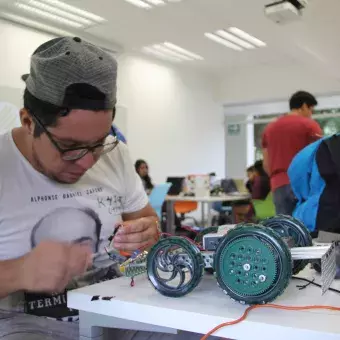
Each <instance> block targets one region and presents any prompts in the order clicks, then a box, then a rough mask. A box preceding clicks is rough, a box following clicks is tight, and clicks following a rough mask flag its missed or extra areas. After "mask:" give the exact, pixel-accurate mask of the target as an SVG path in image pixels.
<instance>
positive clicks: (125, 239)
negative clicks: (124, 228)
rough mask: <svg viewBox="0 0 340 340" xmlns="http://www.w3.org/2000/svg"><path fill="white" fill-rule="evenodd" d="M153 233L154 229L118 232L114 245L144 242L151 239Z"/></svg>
mask: <svg viewBox="0 0 340 340" xmlns="http://www.w3.org/2000/svg"><path fill="white" fill-rule="evenodd" d="M153 234H154V231H153V230H152V229H146V230H144V231H142V232H139V233H131V234H121V235H118V234H117V235H116V237H115V238H114V240H113V245H114V246H116V244H119V243H143V242H145V241H148V240H150V239H151V238H152V236H153Z"/></svg>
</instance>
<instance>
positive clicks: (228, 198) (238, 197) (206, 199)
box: [165, 193, 250, 234]
mask: <svg viewBox="0 0 340 340" xmlns="http://www.w3.org/2000/svg"><path fill="white" fill-rule="evenodd" d="M248 199H250V195H249V194H247V193H235V194H230V195H222V196H202V197H198V196H182V195H178V196H167V197H166V198H165V201H166V213H167V214H166V215H167V226H166V232H167V233H170V234H172V233H173V232H174V230H173V229H174V224H175V222H174V203H175V202H179V201H185V202H188V201H191V202H197V203H201V204H202V223H204V221H205V205H207V210H208V216H207V222H206V226H207V227H211V220H212V217H211V209H212V204H213V203H215V202H238V201H243V200H248Z"/></svg>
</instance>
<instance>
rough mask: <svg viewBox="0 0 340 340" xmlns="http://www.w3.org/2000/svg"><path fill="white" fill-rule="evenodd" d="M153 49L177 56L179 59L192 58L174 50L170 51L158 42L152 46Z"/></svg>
mask: <svg viewBox="0 0 340 340" xmlns="http://www.w3.org/2000/svg"><path fill="white" fill-rule="evenodd" d="M152 47H153V48H154V49H155V50H157V51H160V52H162V53H165V54H168V55H171V56H173V57H175V58H179V59H182V60H187V61H189V60H193V59H192V58H189V57H187V56H185V55H183V54H180V53H177V52H175V51H172V50H171V49H170V48H167V47H165V46H164V45H160V44H157V45H153V46H152Z"/></svg>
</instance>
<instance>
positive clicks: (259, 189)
mask: <svg viewBox="0 0 340 340" xmlns="http://www.w3.org/2000/svg"><path fill="white" fill-rule="evenodd" d="M269 192H270V180H269V177H268V175H267V174H266V172H265V171H264V169H263V161H257V162H255V164H254V176H253V180H252V190H251V198H252V199H254V200H265V199H266V197H267V196H268V194H269Z"/></svg>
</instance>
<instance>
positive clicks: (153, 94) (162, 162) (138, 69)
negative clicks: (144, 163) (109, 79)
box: [118, 56, 224, 181]
mask: <svg viewBox="0 0 340 340" xmlns="http://www.w3.org/2000/svg"><path fill="white" fill-rule="evenodd" d="M119 67H120V69H119V72H118V78H119V81H118V98H119V102H120V104H122V105H123V106H124V107H127V112H128V113H127V115H128V129H129V130H128V144H129V146H130V148H131V151H132V155H133V157H134V158H139V157H141V158H145V159H146V160H148V162H149V163H150V165H151V169H152V176H153V177H154V178H155V180H156V181H162V180H164V179H165V176H167V175H182V174H188V173H207V172H211V171H216V172H217V173H218V174H219V175H223V174H224V127H223V114H222V108H221V107H220V106H218V105H217V104H216V103H215V102H214V100H213V93H212V87H213V81H212V80H211V79H208V78H207V77H205V76H203V75H200V74H198V73H196V72H194V71H192V70H185V69H176V68H172V67H169V66H164V65H162V64H157V63H155V62H150V61H148V60H146V59H142V58H139V57H135V56H122V57H121V58H119Z"/></svg>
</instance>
